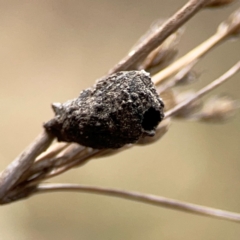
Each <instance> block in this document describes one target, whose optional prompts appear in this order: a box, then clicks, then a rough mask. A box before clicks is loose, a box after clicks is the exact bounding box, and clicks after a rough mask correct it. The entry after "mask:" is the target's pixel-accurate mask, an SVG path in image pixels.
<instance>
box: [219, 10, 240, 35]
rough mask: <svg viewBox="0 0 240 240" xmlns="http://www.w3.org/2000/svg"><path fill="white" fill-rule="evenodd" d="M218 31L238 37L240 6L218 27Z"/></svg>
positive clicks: (239, 31) (239, 32)
mask: <svg viewBox="0 0 240 240" xmlns="http://www.w3.org/2000/svg"><path fill="white" fill-rule="evenodd" d="M218 31H219V32H227V33H228V35H229V36H232V37H238V36H239V34H240V8H239V9H237V10H236V11H235V12H233V13H232V14H231V15H230V16H229V18H228V19H227V20H226V21H224V22H222V23H221V24H220V25H219V27H218Z"/></svg>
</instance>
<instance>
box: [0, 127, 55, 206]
mask: <svg viewBox="0 0 240 240" xmlns="http://www.w3.org/2000/svg"><path fill="white" fill-rule="evenodd" d="M53 139H54V136H52V135H51V134H49V133H47V132H46V131H43V132H42V133H41V134H40V135H39V136H38V137H37V138H36V139H35V141H34V142H33V143H32V144H31V145H30V146H29V147H28V148H27V149H26V150H25V151H24V152H23V153H21V154H20V155H19V156H18V157H17V158H16V159H15V160H14V161H13V162H12V163H11V164H9V165H8V167H7V168H6V169H5V170H4V171H3V172H2V173H1V174H0V202H1V199H2V198H3V197H4V196H5V195H6V193H7V192H8V191H9V190H10V189H11V188H12V187H13V186H14V185H15V183H16V182H17V181H18V180H19V179H20V178H21V176H22V175H23V174H25V173H26V172H27V171H28V170H29V169H30V167H31V166H32V164H33V162H34V160H35V158H36V157H37V156H38V155H39V154H41V153H42V152H43V151H45V150H46V149H47V148H48V147H49V146H50V144H51V143H52V141H53Z"/></svg>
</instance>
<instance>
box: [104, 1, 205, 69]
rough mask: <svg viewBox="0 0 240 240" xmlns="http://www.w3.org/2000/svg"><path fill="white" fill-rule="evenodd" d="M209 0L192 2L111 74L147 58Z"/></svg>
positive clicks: (164, 24)
mask: <svg viewBox="0 0 240 240" xmlns="http://www.w3.org/2000/svg"><path fill="white" fill-rule="evenodd" d="M208 2H209V0H190V1H188V2H187V3H186V4H185V5H184V6H183V7H182V8H181V9H180V10H179V11H177V12H176V13H175V14H174V15H173V16H172V17H170V18H169V19H168V20H167V21H166V22H165V23H163V24H162V25H161V26H160V27H159V29H158V30H157V31H155V32H154V33H153V35H151V36H150V37H149V38H147V39H146V40H144V41H143V42H142V43H141V44H140V45H139V47H137V48H136V49H134V50H133V51H132V52H130V53H129V54H128V55H127V56H126V57H125V58H123V59H122V60H121V61H120V62H119V63H118V64H117V65H116V66H114V67H113V68H112V69H111V70H110V71H109V74H112V73H115V72H118V71H126V70H131V68H132V66H134V65H136V63H138V62H139V61H141V60H142V59H144V58H146V57H147V55H148V54H149V53H150V52H151V51H153V50H154V49H155V48H156V47H158V46H159V45H160V44H161V43H163V41H164V40H165V39H166V38H167V37H169V36H170V35H171V34H172V33H174V32H175V31H176V30H177V29H178V28H179V27H181V26H182V25H183V24H184V23H185V22H187V20H189V19H190V18H191V17H192V16H193V15H195V14H196V13H197V12H198V11H199V10H200V9H202V8H203V7H204V6H205V5H206V3H208Z"/></svg>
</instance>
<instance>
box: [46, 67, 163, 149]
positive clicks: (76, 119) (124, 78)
mask: <svg viewBox="0 0 240 240" xmlns="http://www.w3.org/2000/svg"><path fill="white" fill-rule="evenodd" d="M53 109H54V111H55V114H56V116H55V117H54V118H53V119H52V120H50V121H49V122H47V123H46V124H45V125H44V126H45V128H46V129H47V130H48V131H50V132H51V133H52V134H54V135H55V136H57V138H58V140H59V141H66V142H76V143H80V144H82V145H84V146H88V147H92V148H98V149H101V148H120V147H122V146H124V145H125V144H128V143H135V142H136V141H137V140H139V139H140V137H141V136H144V135H146V136H154V134H155V129H156V127H157V125H158V123H159V122H160V121H161V120H162V119H163V102H162V101H161V99H160V98H159V96H158V94H157V92H156V89H155V87H154V85H153V83H152V81H151V78H150V75H149V73H147V72H145V71H128V72H118V73H116V74H112V75H110V76H109V77H106V78H103V79H101V80H99V81H98V82H97V84H96V85H94V86H93V87H92V88H88V89H86V90H83V91H82V92H81V93H80V95H79V97H78V98H76V99H74V100H69V101H67V102H66V103H64V104H54V105H53Z"/></svg>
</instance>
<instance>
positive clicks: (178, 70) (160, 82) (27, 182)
mask: <svg viewBox="0 0 240 240" xmlns="http://www.w3.org/2000/svg"><path fill="white" fill-rule="evenodd" d="M231 2H233V1H229V0H228V1H227V0H212V1H211V0H190V1H188V3H187V4H186V5H185V6H184V7H183V8H181V9H180V10H179V11H178V12H176V13H175V14H174V15H173V16H172V17H170V18H169V19H168V20H167V21H165V22H164V23H163V24H162V25H160V26H158V27H157V28H156V29H154V31H153V32H152V34H151V35H150V36H148V37H146V38H144V39H142V40H141V42H140V43H139V44H138V45H137V46H136V47H135V48H134V49H133V50H132V51H130V53H129V54H128V55H127V56H126V57H125V58H123V60H122V61H120V62H119V63H118V64H117V65H116V66H115V67H113V68H112V69H111V70H110V71H109V74H111V73H115V72H117V71H121V70H133V69H145V70H147V69H149V71H152V67H154V68H155V67H156V69H160V68H162V66H165V65H168V64H169V61H172V60H173V58H174V57H175V55H174V54H175V53H176V52H177V48H176V46H177V44H176V42H177V41H178V40H177V39H178V37H179V36H178V34H177V33H176V31H177V30H178V29H179V28H180V27H181V26H182V25H183V24H184V23H185V22H186V21H187V20H189V19H190V18H191V17H192V16H194V15H195V14H196V13H197V12H198V11H199V10H201V9H203V8H205V7H215V8H216V7H217V6H221V5H224V4H229V3H231ZM239 32H240V10H237V11H235V12H234V13H233V14H232V15H231V16H230V17H229V18H228V19H227V20H226V21H224V22H223V23H221V24H220V26H219V27H218V30H217V31H216V33H215V34H214V35H213V36H211V37H210V38H209V39H208V40H206V41H205V42H203V43H202V44H200V45H199V46H198V47H196V48H195V49H193V50H192V51H190V52H189V53H187V54H186V55H185V56H183V57H182V58H180V59H178V60H176V61H175V62H174V63H173V64H171V65H170V66H168V67H166V68H164V69H163V70H161V71H160V72H158V73H157V74H155V75H154V76H153V77H152V80H153V81H154V83H155V85H156V87H157V90H158V93H161V97H163V99H164V98H165V96H167V97H166V99H167V98H169V99H168V100H165V110H166V113H165V119H164V121H162V122H161V123H160V124H159V126H158V127H157V129H156V134H155V136H154V137H143V138H142V139H140V140H139V142H137V144H128V145H125V146H124V147H122V148H120V149H117V150H113V149H104V150H98V149H92V148H89V147H84V146H81V145H78V144H75V143H54V144H53V145H52V146H50V145H51V143H52V141H53V140H54V137H53V136H51V135H50V134H48V133H47V132H45V131H44V132H43V133H42V134H41V135H40V136H39V137H38V138H37V139H36V140H35V141H34V142H33V143H32V144H31V145H30V146H29V147H28V148H27V149H26V150H25V151H24V152H23V153H22V154H21V155H20V156H19V157H17V158H16V159H15V160H14V161H13V162H12V163H11V164H10V165H9V166H8V167H7V168H6V169H5V170H4V171H3V172H2V173H1V175H0V204H6V203H10V202H13V201H17V200H20V199H23V198H27V197H30V196H32V195H34V194H37V193H49V192H55V191H77V192H88V193H95V194H103V195H109V196H114V197H120V198H125V199H129V200H134V201H139V202H143V203H148V204H153V205H156V206H161V207H167V208H171V209H175V210H180V211H184V212H190V213H194V214H198V215H205V216H211V217H216V218H222V219H225V220H230V221H235V222H240V214H236V213H232V212H227V211H222V210H218V209H214V208H208V207H203V206H199V205H195V204H191V203H185V202H180V201H177V200H173V199H168V198H164V197H159V196H154V195H150V194H142V193H138V192H132V191H125V190H118V189H109V188H103V187H92V186H86V185H75V184H57V183H55V184H42V182H43V181H45V180H47V179H50V178H52V177H54V176H57V175H59V174H62V173H64V172H66V171H68V170H69V169H71V168H74V167H79V166H83V165H84V164H85V163H87V162H88V161H90V160H91V159H94V158H100V157H104V156H105V157H106V156H111V155H114V154H117V153H119V152H121V151H123V150H126V149H129V148H131V147H132V146H136V145H137V146H147V145H149V144H152V143H154V142H156V141H158V140H159V139H161V138H162V137H163V136H164V135H165V134H166V133H167V131H168V129H169V127H170V125H171V123H172V119H173V118H174V117H177V115H178V117H181V118H182V119H185V120H188V118H189V119H191V118H192V119H193V118H195V119H197V120H199V121H201V120H202V121H204V120H205V121H206V122H207V121H211V120H213V119H214V117H215V120H216V119H217V118H218V119H220V118H222V119H228V117H229V116H232V115H233V113H235V110H236V109H237V108H238V107H239V106H238V107H237V106H236V105H234V103H235V102H234V100H230V99H226V98H225V99H221V100H222V101H220V100H219V101H218V102H214V104H215V105H214V107H215V108H214V109H215V110H214V111H215V112H214V111H213V110H211V111H210V110H209V108H208V109H207V108H204V109H203V110H202V112H200V113H197V114H195V115H194V114H192V112H191V111H192V110H191V104H192V105H193V103H194V102H195V101H196V100H199V99H200V98H202V97H203V96H204V95H206V94H207V93H209V92H211V91H212V90H213V89H215V88H216V87H218V86H219V85H220V84H222V83H224V82H226V81H227V80H228V79H230V77H231V76H233V75H234V74H236V73H237V72H238V71H239V70H240V61H239V62H237V63H236V64H235V65H234V66H233V67H232V68H230V69H229V70H228V71H227V72H226V73H224V74H223V75H222V76H220V77H219V78H217V79H216V80H214V81H212V82H211V83H209V84H208V85H207V86H205V87H204V88H202V89H200V90H199V91H197V92H193V94H192V95H191V96H189V97H187V98H186V99H185V100H183V101H181V102H178V100H177V97H176V96H175V93H174V92H173V91H172V88H174V87H175V86H177V85H179V84H186V85H187V84H189V83H190V82H191V81H193V80H194V81H195V80H197V76H192V75H191V74H193V67H194V66H195V64H196V63H197V62H198V61H199V59H200V57H202V56H203V55H205V54H206V53H207V52H209V51H210V50H211V49H212V48H213V47H214V46H216V45H217V44H219V43H221V42H224V41H225V40H227V39H228V38H230V37H238V36H239ZM174 34H175V35H174ZM167 38H168V39H167ZM165 40H166V41H165ZM164 41H165V42H164ZM161 44H162V45H161ZM162 51H166V52H165V53H166V56H165V55H164V54H165V53H164V54H163V53H162ZM161 54H163V55H162V56H164V57H162V58H161V61H158V62H157V58H158V57H159V56H160V55H161ZM168 54H169V55H168ZM158 60H159V59H158ZM216 104H217V105H216ZM220 105H221V106H220ZM205 106H207V103H206V105H205ZM218 106H219V107H218ZM193 108H194V107H193ZM184 109H185V110H186V111H188V112H191V114H192V115H191V114H190V115H189V116H187V114H186V115H184V114H182V115H181V114H180V112H181V111H184ZM189 109H190V110H189ZM206 109H207V110H206ZM213 112H214V114H215V115H213ZM204 114H205V115H204ZM211 114H212V115H211ZM221 114H222V115H221ZM216 116H217V117H216ZM204 117H205V118H204Z"/></svg>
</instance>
